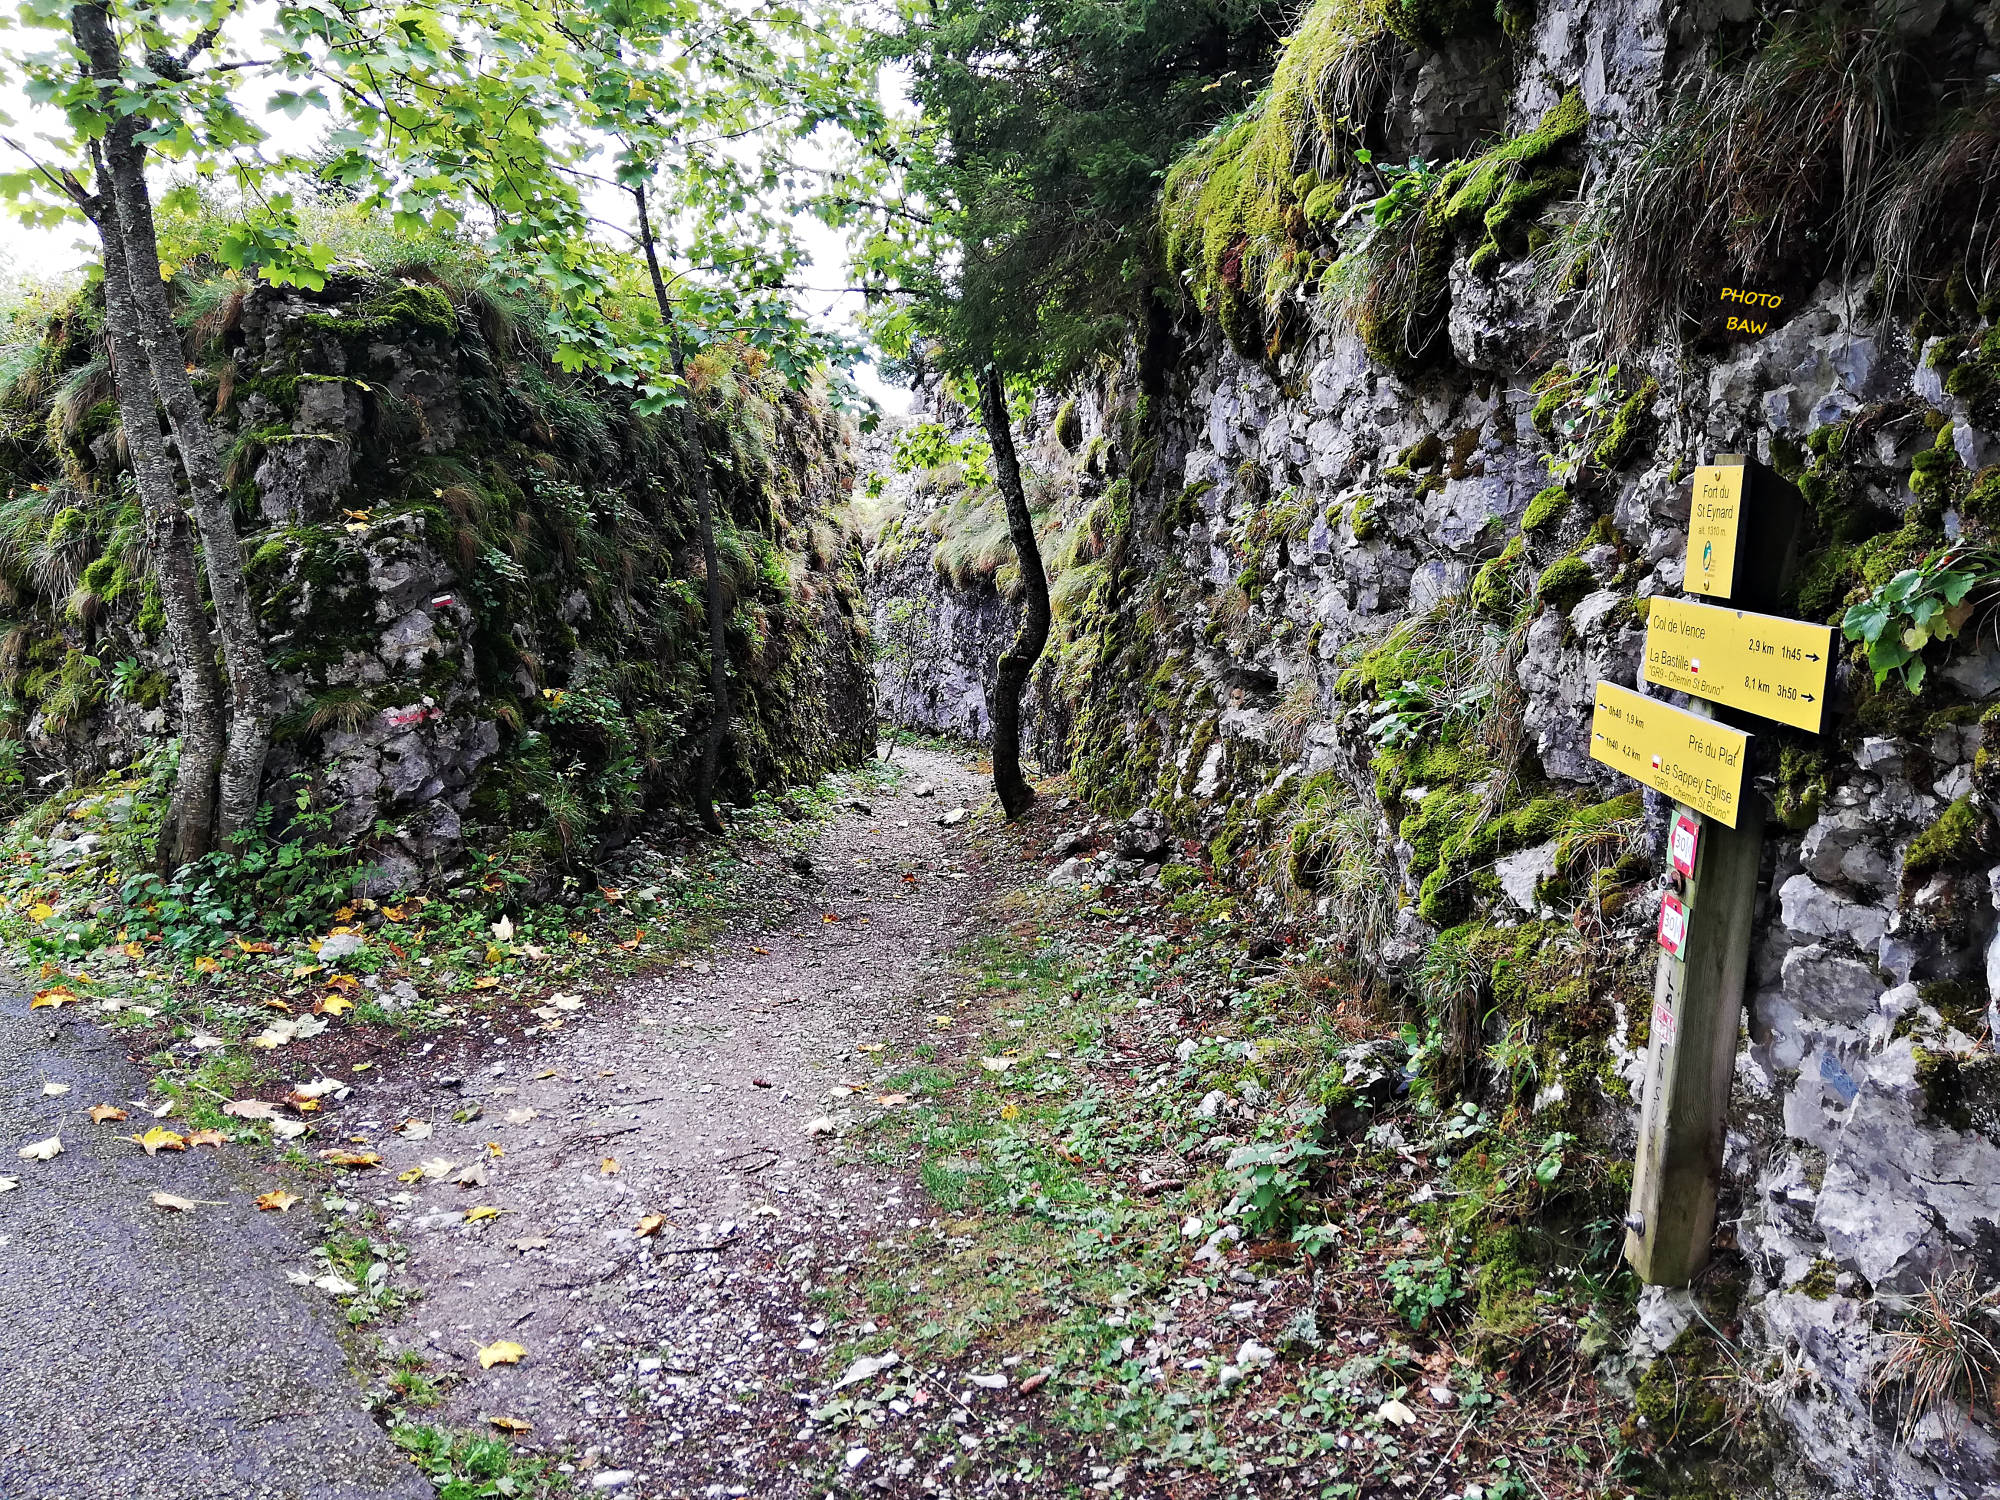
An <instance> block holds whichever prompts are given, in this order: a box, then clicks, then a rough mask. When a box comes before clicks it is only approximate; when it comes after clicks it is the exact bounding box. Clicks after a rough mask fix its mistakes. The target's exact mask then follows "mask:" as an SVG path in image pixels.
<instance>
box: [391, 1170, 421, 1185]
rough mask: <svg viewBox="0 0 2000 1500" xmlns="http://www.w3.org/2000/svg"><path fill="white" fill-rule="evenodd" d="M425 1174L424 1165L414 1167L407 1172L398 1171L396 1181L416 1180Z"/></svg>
mask: <svg viewBox="0 0 2000 1500" xmlns="http://www.w3.org/2000/svg"><path fill="white" fill-rule="evenodd" d="M423 1175H424V1169H423V1168H422V1167H412V1168H410V1170H409V1171H407V1172H398V1173H397V1174H396V1181H398V1182H415V1181H416V1180H417V1179H418V1178H419V1177H421V1176H423Z"/></svg>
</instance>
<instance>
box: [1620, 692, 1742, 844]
mask: <svg viewBox="0 0 2000 1500" xmlns="http://www.w3.org/2000/svg"><path fill="white" fill-rule="evenodd" d="M1749 747H1750V736H1749V735H1747V734H1745V733H1744V732H1743V731H1742V730H1740V729H1731V728H1730V727H1729V726H1728V725H1727V724H1718V723H1716V722H1715V721H1714V720H1713V719H1704V718H1702V717H1701V716H1700V715H1698V714H1691V713H1689V712H1688V711H1687V710H1686V709H1682V708H1674V707H1672V706H1671V705H1669V704H1666V703H1662V702H1661V701H1660V700H1659V699H1657V698H1648V697H1646V696H1644V695H1643V694H1640V693H1635V692H1633V691H1632V690H1631V689H1630V688H1622V687H1618V686H1616V685H1614V684H1612V683H1609V682H1599V683H1598V684H1597V711H1596V712H1595V713H1594V714H1593V715H1592V716H1591V720H1590V758H1591V759H1592V760H1599V761H1602V762H1604V764H1605V765H1607V766H1610V767H1612V768H1613V769H1614V770H1619V771H1623V772H1624V773H1625V774H1626V775H1627V776H1630V777H1632V778H1633V779H1634V780H1636V781H1639V782H1642V783H1644V784H1645V785H1647V786H1649V787H1651V788H1652V789H1653V790H1654V791H1656V792H1665V793H1666V794H1667V795H1668V796H1669V797H1672V798H1674V799H1675V800H1676V801H1678V802H1682V803H1685V804H1686V805H1687V806H1689V807H1691V808H1693V809H1694V810H1695V811H1696V812H1699V813H1706V814H1707V815H1708V816H1709V817H1711V818H1714V819H1715V820H1716V821H1718V822H1721V823H1726V824H1728V825H1729V826H1730V827H1731V828H1734V827H1735V826H1736V814H1737V809H1738V807H1739V806H1740V805H1741V804H1742V801H1743V772H1744V768H1745V767H1746V766H1747V765H1748V763H1749V759H1750V757H1749V755H1748V753H1747V752H1748V750H1749Z"/></svg>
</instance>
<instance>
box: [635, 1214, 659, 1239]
mask: <svg viewBox="0 0 2000 1500" xmlns="http://www.w3.org/2000/svg"><path fill="white" fill-rule="evenodd" d="M666 1227H667V1216H666V1215H665V1214H647V1215H646V1216H645V1217H644V1218H643V1219H641V1220H640V1221H639V1222H638V1223H637V1224H636V1225H634V1226H633V1228H632V1232H633V1233H634V1234H636V1235H638V1236H639V1237H640V1238H641V1239H644V1238H645V1237H646V1236H647V1235H649V1234H658V1233H659V1232H660V1231H661V1230H662V1229H665V1228H666Z"/></svg>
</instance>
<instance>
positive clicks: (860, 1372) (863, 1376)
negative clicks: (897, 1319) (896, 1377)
mask: <svg viewBox="0 0 2000 1500" xmlns="http://www.w3.org/2000/svg"><path fill="white" fill-rule="evenodd" d="M902 1358H903V1356H902V1355H900V1354H898V1353H897V1352H896V1351H895V1350H894V1349H891V1350H889V1351H888V1352H887V1353H885V1354H864V1355H863V1356H862V1357H861V1358H859V1359H857V1360H856V1361H855V1362H854V1363H853V1364H851V1365H849V1366H848V1367H847V1373H846V1374H845V1375H843V1376H841V1377H840V1379H838V1380H836V1381H835V1382H834V1383H833V1388H834V1389H835V1390H836V1391H838V1390H842V1389H844V1388H846V1387H847V1386H850V1385H857V1384H859V1383H860V1382H861V1381H864V1380H872V1379H874V1378H875V1377H876V1376H877V1375H880V1374H881V1373H882V1372H883V1371H884V1370H886V1369H889V1368H890V1367H891V1366H892V1365H897V1364H900V1363H901V1362H902Z"/></svg>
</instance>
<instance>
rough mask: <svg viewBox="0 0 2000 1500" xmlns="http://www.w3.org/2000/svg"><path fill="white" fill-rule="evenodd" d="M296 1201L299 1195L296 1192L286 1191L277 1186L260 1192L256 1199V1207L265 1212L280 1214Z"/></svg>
mask: <svg viewBox="0 0 2000 1500" xmlns="http://www.w3.org/2000/svg"><path fill="white" fill-rule="evenodd" d="M298 1201H299V1195H298V1194H297V1193H288V1192H285V1191H284V1190H283V1189H282V1188H278V1189H274V1190H272V1191H271V1192H268V1193H264V1194H262V1195H261V1196H260V1197H259V1198H258V1199H257V1207H258V1208H259V1209H261V1210H262V1211H263V1212H265V1213H267V1214H270V1213H279V1214H281V1213H283V1212H284V1211H285V1210H286V1209H288V1208H290V1207H291V1206H292V1205H293V1204H294V1203H296V1202H298Z"/></svg>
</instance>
